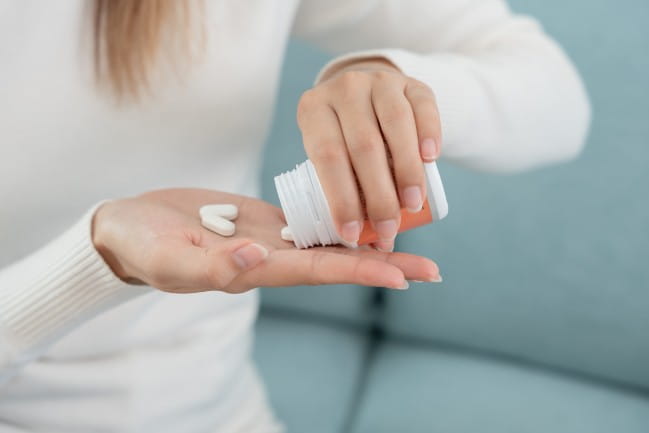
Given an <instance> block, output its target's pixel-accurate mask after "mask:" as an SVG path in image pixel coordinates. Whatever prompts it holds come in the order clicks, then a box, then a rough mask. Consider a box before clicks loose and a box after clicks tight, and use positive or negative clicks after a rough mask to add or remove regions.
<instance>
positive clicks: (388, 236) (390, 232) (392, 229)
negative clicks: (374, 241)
mask: <svg viewBox="0 0 649 433" xmlns="http://www.w3.org/2000/svg"><path fill="white" fill-rule="evenodd" d="M398 229H399V226H398V225H397V220H383V221H379V222H377V223H375V224H374V230H376V234H378V235H379V239H380V240H382V241H392V240H394V238H395V237H396V236H397V230H398Z"/></svg>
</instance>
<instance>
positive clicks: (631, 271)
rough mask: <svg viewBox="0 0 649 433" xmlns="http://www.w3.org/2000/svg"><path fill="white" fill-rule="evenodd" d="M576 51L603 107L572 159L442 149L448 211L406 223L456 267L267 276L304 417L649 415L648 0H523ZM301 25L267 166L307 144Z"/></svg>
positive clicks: (562, 421)
mask: <svg viewBox="0 0 649 433" xmlns="http://www.w3.org/2000/svg"><path fill="white" fill-rule="evenodd" d="M509 3H510V4H511V6H512V8H513V9H514V10H515V11H517V12H520V13H526V14H530V15H533V16H534V17H536V18H538V19H539V20H540V21H541V22H542V24H543V25H544V27H545V29H546V31H547V32H548V33H549V34H550V35H551V36H553V37H554V38H555V39H557V40H558V41H559V42H560V43H561V44H562V45H563V47H564V48H565V50H566V51H567V52H568V54H569V55H570V56H571V57H572V59H573V60H574V62H575V63H576V65H577V67H578V69H579V70H580V72H581V74H582V76H583V78H584V81H585V83H586V86H587V88H588V91H589V94H590V98H591V102H592V105H593V124H592V128H591V133H590V139H589V141H588V144H587V146H586V148H585V151H584V153H583V154H582V155H581V156H580V158H579V159H578V160H576V161H574V162H571V163H568V164H564V165H560V166H555V167H549V168H543V169H539V170H536V171H533V172H528V173H523V174H517V175H507V176H503V175H493V174H479V173H474V172H469V171H466V170H464V169H460V168H457V167H454V166H452V165H449V164H446V163H444V162H442V163H441V164H440V171H441V173H442V177H443V180H444V182H445V186H446V189H447V196H448V200H449V205H450V213H449V216H448V218H447V219H446V220H444V221H441V222H439V223H436V224H434V225H432V226H428V227H423V228H419V229H416V230H413V231H410V232H408V233H405V234H402V235H400V237H399V238H398V246H397V248H398V249H399V250H402V251H408V252H413V253H417V254H421V255H425V256H428V257H431V258H433V259H434V260H436V261H437V262H438V264H439V265H440V268H441V270H442V275H443V276H444V282H443V283H442V284H411V288H410V290H408V291H406V292H399V293H395V292H387V291H386V290H384V289H379V288H360V287H348V286H336V287H305V288H291V289H279V290H263V303H262V314H261V318H260V321H259V325H258V340H257V343H256V348H255V350H256V357H257V360H258V361H259V364H260V369H261V372H262V375H263V376H264V378H265V380H266V382H267V384H268V388H269V394H270V398H271V401H272V404H273V406H274V407H275V409H276V410H277V411H278V413H279V415H280V417H281V418H282V419H283V420H284V421H285V422H286V424H287V426H288V430H289V432H306V431H308V432H323V433H324V432H372V433H377V432H445V433H449V432H478V431H479V432H509V431H511V432H517V433H519V432H550V431H551V432H569V433H573V432H589V433H593V432H616V433H617V432H619V433H631V432H643V433H647V432H649V203H648V201H649V198H648V197H649V25H648V24H647V23H649V2H648V1H647V0H621V1H615V2H613V1H610V0H609V1H606V0H572V1H569V2H560V1H556V0H555V1H547V0H511V1H510V2H509ZM327 60H328V57H327V56H326V55H324V54H322V53H320V52H317V51H315V50H314V49H313V48H311V47H309V46H306V45H303V44H300V43H299V42H294V43H293V44H292V45H291V46H290V49H289V52H288V58H287V61H286V64H285V66H284V78H283V83H282V88H281V94H280V98H279V105H278V107H277V111H276V119H275V125H274V129H273V132H272V134H271V136H270V137H269V139H268V146H267V150H266V158H265V161H266V162H265V166H264V182H263V184H264V188H265V190H264V195H265V198H266V199H267V200H269V201H271V202H274V203H277V198H276V194H275V191H274V187H273V182H272V177H273V176H274V175H276V174H278V173H280V172H282V171H285V170H287V169H290V168H292V167H293V166H294V165H295V164H296V163H298V162H301V161H302V160H304V159H305V158H306V156H305V154H304V151H303V149H302V145H301V138H300V134H299V131H298V129H297V126H296V124H295V120H294V119H295V109H296V104H297V101H298V98H299V96H300V95H301V93H302V92H303V91H304V90H306V89H307V88H309V87H310V86H311V83H312V80H313V78H314V77H315V74H316V73H317V71H318V70H319V68H320V67H322V65H323V64H324V63H325V62H326V61H327Z"/></svg>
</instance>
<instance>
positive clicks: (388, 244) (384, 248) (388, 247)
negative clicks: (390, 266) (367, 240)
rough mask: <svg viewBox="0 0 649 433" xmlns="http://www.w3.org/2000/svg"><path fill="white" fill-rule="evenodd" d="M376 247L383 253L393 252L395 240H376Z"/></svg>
mask: <svg viewBox="0 0 649 433" xmlns="http://www.w3.org/2000/svg"><path fill="white" fill-rule="evenodd" d="M374 248H376V249H377V250H378V251H381V252H382V253H391V252H392V251H394V241H376V242H374Z"/></svg>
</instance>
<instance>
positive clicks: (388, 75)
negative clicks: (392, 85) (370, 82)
mask: <svg viewBox="0 0 649 433" xmlns="http://www.w3.org/2000/svg"><path fill="white" fill-rule="evenodd" d="M400 76H401V75H400V74H395V73H394V72H392V71H385V70H379V71H376V72H374V78H375V79H376V80H377V81H381V82H396V81H397V80H399V77H400Z"/></svg>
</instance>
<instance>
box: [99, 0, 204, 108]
mask: <svg viewBox="0 0 649 433" xmlns="http://www.w3.org/2000/svg"><path fill="white" fill-rule="evenodd" d="M190 3H192V4H191V5H190ZM190 6H192V7H193V6H200V2H199V1H193V2H192V1H191V0H94V5H93V18H94V23H93V24H94V63H95V64H94V66H95V76H96V80H97V83H98V84H99V86H100V87H102V88H107V89H108V90H109V91H110V93H112V94H113V96H115V97H116V98H117V99H118V100H125V99H126V100H138V99H140V97H141V96H142V95H143V94H148V93H150V91H151V73H152V70H153V69H154V66H156V65H158V63H160V62H161V61H162V60H167V61H170V62H171V63H174V62H178V61H179V60H188V59H189V57H190V56H191V53H190V51H191V42H192V41H191V40H190V39H191V38H192V36H193V35H195V34H196V32H193V31H192V29H191V27H192V24H193V23H192V16H193V15H192V10H190V9H191V8H190Z"/></svg>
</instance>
